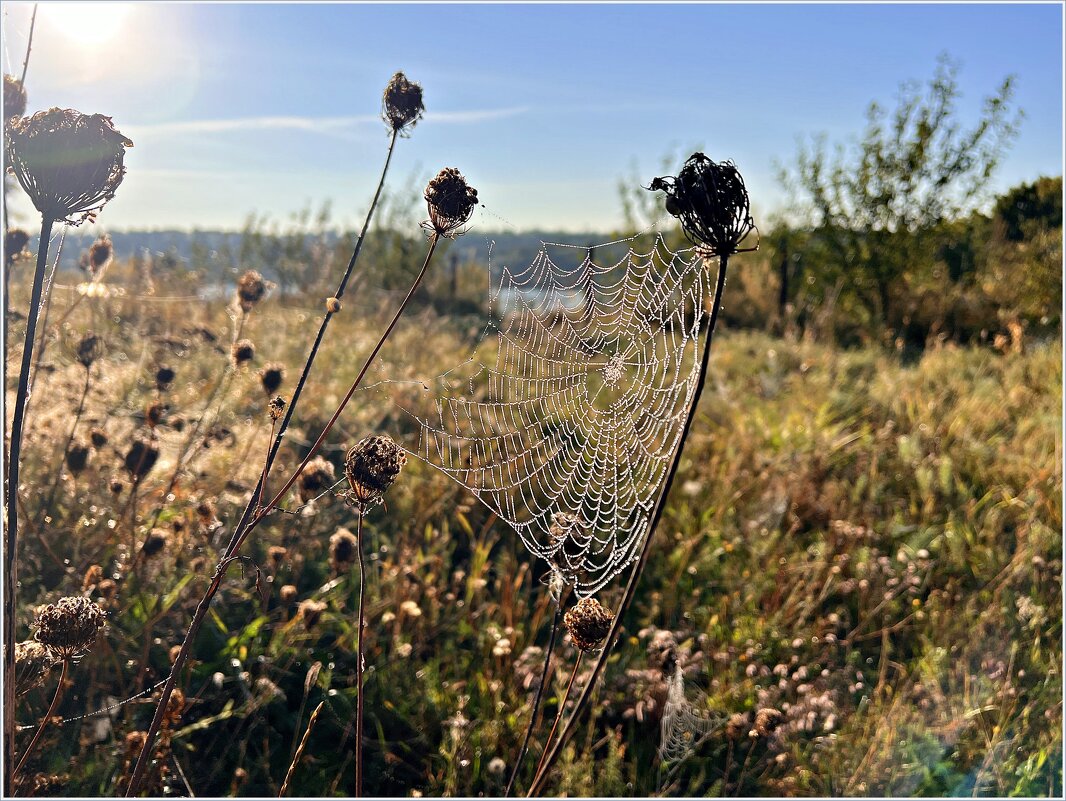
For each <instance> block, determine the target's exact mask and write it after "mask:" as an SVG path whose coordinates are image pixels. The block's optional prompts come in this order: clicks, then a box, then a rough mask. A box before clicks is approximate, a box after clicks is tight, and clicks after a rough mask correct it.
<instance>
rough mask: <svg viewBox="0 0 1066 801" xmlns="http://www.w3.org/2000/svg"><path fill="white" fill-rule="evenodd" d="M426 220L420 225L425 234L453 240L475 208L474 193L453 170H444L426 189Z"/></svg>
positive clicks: (451, 168) (475, 199)
mask: <svg viewBox="0 0 1066 801" xmlns="http://www.w3.org/2000/svg"><path fill="white" fill-rule="evenodd" d="M425 198H426V204H427V206H428V207H429V220H427V221H426V222H424V223H422V227H423V228H425V229H426V230H427V231H434V232H436V233H437V234H438V235H439V236H444V237H448V238H450V239H454V238H456V237H458V236H459V235H460V234H462V233H463V231H462V230H461V229H462V227H463V226H464V225H466V224H467V222H468V221H469V220H470V215H471V214H473V213H474V208H475V207H476V206H477V190H476V189H474V188H473V187H472V186H470V185H469V184H468V183H467V182H466V179H465V178H464V177H463V175H462V173H461V172H459V170H457V169H456V168H455V167H445V168H444V169H443V170H441V171H440V172H439V173H437V177H436V178H434V179H433V180H432V181H430V182H429V184H428V185H427V186H426V192H425Z"/></svg>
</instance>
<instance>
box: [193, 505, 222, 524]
mask: <svg viewBox="0 0 1066 801" xmlns="http://www.w3.org/2000/svg"><path fill="white" fill-rule="evenodd" d="M196 516H197V517H199V518H200V523H201V524H202V525H204V526H212V525H214V524H215V521H216V520H217V519H218V516H217V513H216V510H215V504H214V502H213V501H212V500H211V499H210V498H204V499H203V500H202V501H200V502H199V503H198V504H196Z"/></svg>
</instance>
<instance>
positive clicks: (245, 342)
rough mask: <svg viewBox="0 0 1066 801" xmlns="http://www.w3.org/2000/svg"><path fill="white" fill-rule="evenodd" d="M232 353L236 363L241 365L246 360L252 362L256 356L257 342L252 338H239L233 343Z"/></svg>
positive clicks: (238, 365)
mask: <svg viewBox="0 0 1066 801" xmlns="http://www.w3.org/2000/svg"><path fill="white" fill-rule="evenodd" d="M230 355H232V356H233V363H234V365H236V366H237V367H240V366H241V365H242V364H244V363H245V362H250V361H251V360H252V359H254V358H255V343H254V342H252V340H250V339H241V340H238V341H237V342H234V343H233V347H232V348H231V349H230Z"/></svg>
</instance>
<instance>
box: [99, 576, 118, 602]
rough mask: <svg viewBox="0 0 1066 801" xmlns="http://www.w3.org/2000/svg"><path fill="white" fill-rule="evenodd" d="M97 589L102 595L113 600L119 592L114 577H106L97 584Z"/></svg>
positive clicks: (108, 599)
mask: <svg viewBox="0 0 1066 801" xmlns="http://www.w3.org/2000/svg"><path fill="white" fill-rule="evenodd" d="M96 591H97V592H98V593H100V597H101V598H103V599H105V600H107V601H111V600H114V598H115V594H116V593H117V592H118V584H116V583H115V580H114V579H109V578H105V579H104V580H103V581H101V582H100V583H99V584H97V585H96Z"/></svg>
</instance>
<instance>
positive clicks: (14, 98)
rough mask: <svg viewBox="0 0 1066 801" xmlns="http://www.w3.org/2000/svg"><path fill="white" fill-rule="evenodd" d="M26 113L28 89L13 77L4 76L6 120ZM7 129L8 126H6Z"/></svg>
mask: <svg viewBox="0 0 1066 801" xmlns="http://www.w3.org/2000/svg"><path fill="white" fill-rule="evenodd" d="M25 113H26V87H25V86H23V85H22V81H20V80H19V79H18V78H16V77H15V76H13V75H8V74H6V73H5V74H4V119H5V120H9V119H11V118H12V117H21V116H22V115H23V114H25ZM5 127H6V126H5Z"/></svg>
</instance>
